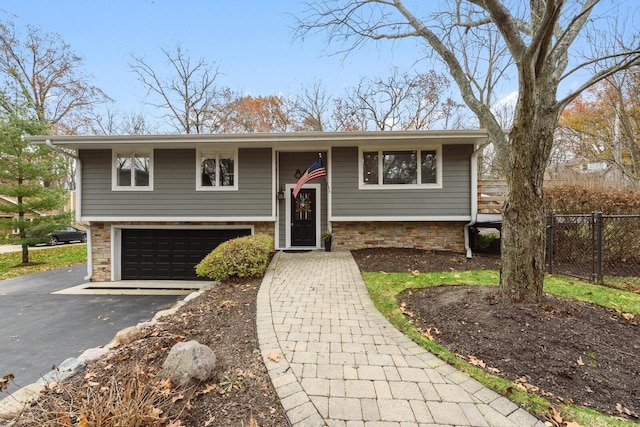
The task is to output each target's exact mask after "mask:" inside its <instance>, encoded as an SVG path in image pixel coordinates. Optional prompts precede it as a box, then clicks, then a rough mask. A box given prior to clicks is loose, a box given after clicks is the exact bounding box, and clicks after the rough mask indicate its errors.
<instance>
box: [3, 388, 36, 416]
mask: <svg viewBox="0 0 640 427" xmlns="http://www.w3.org/2000/svg"><path fill="white" fill-rule="evenodd" d="M44 389H45V385H44V384H43V383H33V384H30V385H28V386H26V387H22V388H21V389H20V390H18V391H15V392H13V393H11V395H10V396H9V397H5V398H4V399H2V400H0V419H6V420H9V419H13V418H15V417H17V416H18V415H20V413H21V412H22V411H23V410H24V408H25V407H26V406H28V405H31V404H32V403H33V402H35V401H37V400H38V397H39V396H40V392H41V391H42V390H44Z"/></svg>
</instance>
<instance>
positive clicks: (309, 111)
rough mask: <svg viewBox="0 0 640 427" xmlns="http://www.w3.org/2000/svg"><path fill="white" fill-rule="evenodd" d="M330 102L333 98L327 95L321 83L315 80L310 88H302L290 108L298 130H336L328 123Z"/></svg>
mask: <svg viewBox="0 0 640 427" xmlns="http://www.w3.org/2000/svg"><path fill="white" fill-rule="evenodd" d="M332 102H333V98H332V97H331V96H329V95H328V94H327V90H326V89H325V87H324V86H323V85H322V82H321V81H319V80H316V81H315V82H314V83H313V85H312V86H311V87H302V88H301V89H300V92H298V95H297V96H296V97H295V99H293V100H292V105H291V108H290V110H291V115H292V120H293V121H294V122H295V123H296V124H297V128H298V130H311V131H318V132H320V131H331V130H336V129H333V127H332V125H331V123H330V114H331V106H332Z"/></svg>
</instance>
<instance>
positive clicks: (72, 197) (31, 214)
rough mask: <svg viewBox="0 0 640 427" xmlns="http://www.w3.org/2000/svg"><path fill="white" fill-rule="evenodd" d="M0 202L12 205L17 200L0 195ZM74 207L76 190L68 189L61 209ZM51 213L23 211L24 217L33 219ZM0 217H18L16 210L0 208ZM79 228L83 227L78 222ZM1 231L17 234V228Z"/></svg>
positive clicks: (72, 208) (65, 210) (66, 210)
mask: <svg viewBox="0 0 640 427" xmlns="http://www.w3.org/2000/svg"><path fill="white" fill-rule="evenodd" d="M0 204H12V205H17V204H18V202H17V201H16V200H15V199H14V198H11V197H7V196H0ZM75 208H76V192H75V191H73V190H72V191H69V200H67V203H66V204H65V206H64V208H63V211H64V212H70V211H73V210H75ZM53 213H56V212H53V211H48V212H39V211H35V210H30V211H28V212H26V213H25V218H27V219H28V220H31V221H33V219H34V218H38V217H41V216H46V215H51V214H53ZM0 218H3V219H16V220H17V219H18V213H17V212H2V211H1V210H0ZM79 225H80V228H82V229H84V227H83V226H82V224H79ZM2 232H3V233H4V234H6V235H11V234H13V235H17V234H18V230H17V229H15V228H14V229H10V230H2Z"/></svg>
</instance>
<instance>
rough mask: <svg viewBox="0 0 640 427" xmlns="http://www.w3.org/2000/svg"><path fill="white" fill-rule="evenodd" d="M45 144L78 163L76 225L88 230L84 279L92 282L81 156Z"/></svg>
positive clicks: (88, 232) (88, 233) (91, 263)
mask: <svg viewBox="0 0 640 427" xmlns="http://www.w3.org/2000/svg"><path fill="white" fill-rule="evenodd" d="M45 144H46V145H47V147H49V148H50V149H52V150H53V151H55V152H56V153H60V154H62V155H64V156H67V157H70V158H72V159H74V160H75V161H76V176H75V181H76V223H78V224H80V225H83V226H85V227H86V228H87V275H86V276H85V277H84V280H88V281H91V277H92V276H93V262H92V258H93V257H92V253H93V247H92V245H91V240H92V239H91V226H90V225H89V224H87V223H84V222H82V214H81V212H80V210H81V209H82V208H81V207H82V204H81V201H82V179H81V176H82V161H81V160H80V157H79V156H76V155H75V154H71V153H67V152H66V151H64V150H62V149H61V148H60V147H58V146H56V145H53V142H51V140H50V139H47V140H45Z"/></svg>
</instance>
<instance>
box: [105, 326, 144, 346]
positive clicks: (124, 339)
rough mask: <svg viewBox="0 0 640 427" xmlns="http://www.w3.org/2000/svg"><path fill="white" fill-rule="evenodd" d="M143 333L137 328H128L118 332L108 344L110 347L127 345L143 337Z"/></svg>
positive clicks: (141, 329)
mask: <svg viewBox="0 0 640 427" xmlns="http://www.w3.org/2000/svg"><path fill="white" fill-rule="evenodd" d="M144 335H145V332H144V330H143V328H138V327H137V326H129V327H128V328H124V329H123V330H121V331H119V332H118V333H117V334H116V336H115V337H114V338H113V340H112V341H111V343H110V346H111V347H117V346H119V345H125V344H129V343H131V342H134V341H137V340H139V339H140V338H142V337H144Z"/></svg>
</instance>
